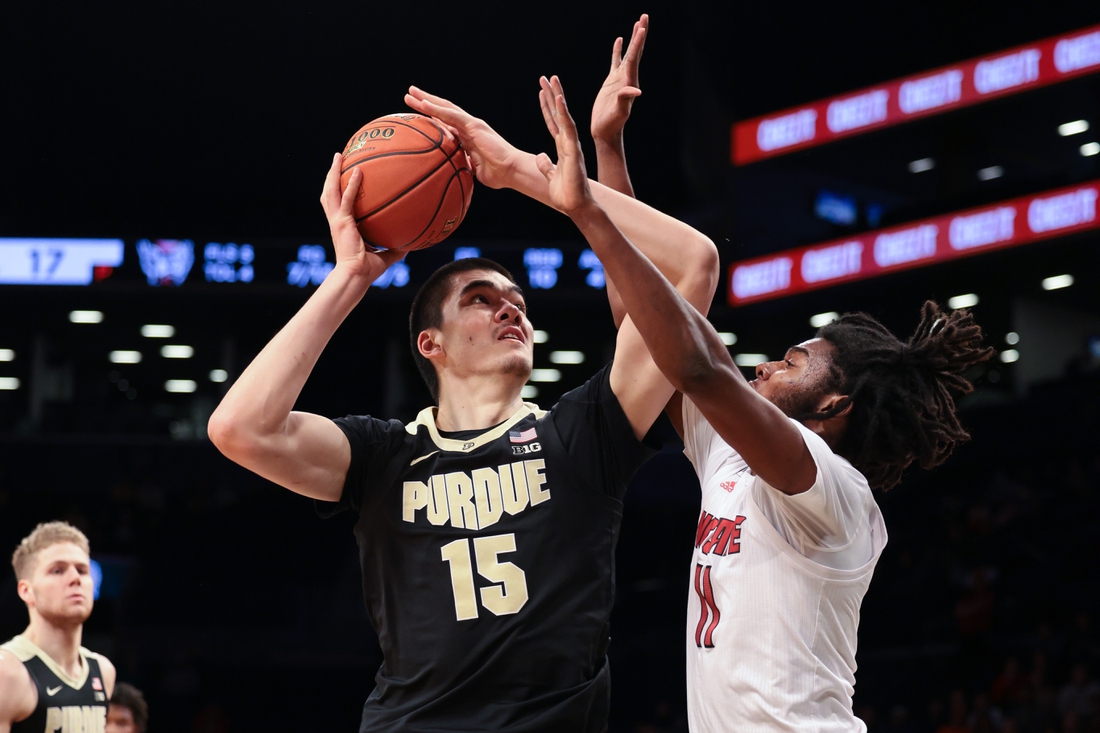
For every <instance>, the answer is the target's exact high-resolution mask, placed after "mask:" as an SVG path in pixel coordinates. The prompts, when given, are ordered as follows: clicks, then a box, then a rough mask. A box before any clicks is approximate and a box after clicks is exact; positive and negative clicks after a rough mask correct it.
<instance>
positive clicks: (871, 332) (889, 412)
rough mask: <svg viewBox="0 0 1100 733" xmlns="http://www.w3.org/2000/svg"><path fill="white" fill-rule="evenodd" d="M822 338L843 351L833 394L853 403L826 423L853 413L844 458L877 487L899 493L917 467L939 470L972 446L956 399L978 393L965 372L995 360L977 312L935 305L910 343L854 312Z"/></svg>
mask: <svg viewBox="0 0 1100 733" xmlns="http://www.w3.org/2000/svg"><path fill="white" fill-rule="evenodd" d="M817 336H818V338H822V339H825V340H826V341H828V342H830V343H831V344H832V345H833V346H834V347H835V350H834V353H833V357H832V363H831V364H830V373H829V377H828V380H829V384H828V385H827V388H828V390H829V391H835V392H836V393H837V394H842V395H847V396H848V399H847V400H844V401H842V402H841V403H839V404H838V405H836V406H835V407H834V408H833V409H832V410H830V411H829V412H828V413H826V415H825V416H826V417H829V416H832V415H836V414H838V413H840V412H841V411H843V410H844V409H845V408H846V407H847V406H848V405H849V404H851V406H852V411H851V413H850V416H849V422H848V429H847V430H846V431H845V432H844V435H843V436H841V438H840V440H839V442H838V445H837V446H836V452H837V453H838V454H840V455H841V456H843V457H844V458H846V459H847V460H848V461H849V462H850V463H851V464H852V465H853V466H855V467H856V468H857V469H859V471H860V472H861V473H862V474H863V475H864V476H866V477H867V481H868V483H869V484H870V485H871V487H872V488H881V489H889V488H890V487H892V486H895V485H896V484H897V483H898V482H899V481H900V480H901V475H902V473H903V472H904V471H905V469H906V468H908V466H909V465H910V464H911V463H913V462H914V461H916V462H917V463H918V465H920V466H921V467H922V468H932V467H933V466H938V465H939V464H941V463H943V462H944V461H945V460H947V457H948V456H950V455H951V452H952V451H953V450H954V449H955V447H956V446H957V445H959V444H960V443H963V442H965V441H967V440H969V439H970V435H969V434H968V433H967V432H966V430H965V429H964V428H963V426H962V424H961V423H960V422H959V418H958V415H957V414H956V410H955V398H956V397H958V396H961V395H963V394H966V393H968V392H971V391H972V390H973V389H974V386H973V385H972V384H971V383H970V381H969V380H968V379H967V378H966V377H964V376H963V374H962V372H964V371H965V370H967V369H968V368H970V367H972V366H974V365H975V364H977V363H979V362H982V361H985V360H986V359H989V358H990V357H991V356H992V355H993V353H994V350H993V349H992V348H988V347H987V348H983V347H982V345H981V343H982V330H981V328H980V327H979V326H978V324H977V323H975V322H974V316H973V315H972V314H971V313H970V311H967V310H956V311H951V312H944V311H943V310H941V309H940V307H939V305H937V304H936V303H935V302H933V301H931V300H929V301H927V302H925V304H924V306H923V307H922V309H921V321H920V325H918V326H917V330H916V331H915V332H914V333H913V335H912V336H911V337H910V338H909V340H908V341H907V342H906V343H902V342H901V341H900V340H899V339H898V338H897V337H896V336H894V334H892V333H890V331H889V330H888V329H887V328H886V327H885V326H883V325H882V324H881V323H879V322H878V321H877V320H875V319H874V318H872V317H871V316H869V315H867V314H866V313H846V314H844V315H843V316H841V317H840V318H839V319H837V320H836V321H833V322H832V323H830V324H828V325H826V326H823V327H821V328H820V329H819V330H818V332H817Z"/></svg>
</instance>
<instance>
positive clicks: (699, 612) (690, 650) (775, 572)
mask: <svg viewBox="0 0 1100 733" xmlns="http://www.w3.org/2000/svg"><path fill="white" fill-rule="evenodd" d="M683 418H684V453H685V454H686V455H687V457H688V458H689V459H690V460H691V462H692V464H693V465H694V466H695V471H696V472H697V473H698V474H699V483H700V485H701V487H702V491H703V504H702V512H701V514H700V519H699V525H698V529H697V531H696V535H695V554H694V557H693V561H692V587H691V590H690V591H689V593H688V622H687V637H688V638H687V682H688V689H687V694H688V721H689V724H690V727H691V730H692V731H696V732H698V733H704V732H705V733H716V732H718V731H737V733H754V732H756V731H760V732H761V733H763V732H764V731H767V733H774V731H798V732H799V733H826V732H832V731H845V732H846V733H848V732H850V731H865V730H866V729H867V728H866V726H865V725H864V724H863V722H862V721H861V720H859V719H858V718H856V717H855V715H854V714H853V712H852V692H853V689H854V685H855V670H856V630H857V628H858V626H859V606H860V603H861V602H862V600H863V595H864V593H866V592H867V586H868V584H869V583H870V582H871V574H872V572H873V571H874V567H875V563H876V562H877V561H878V558H879V555H880V554H881V553H882V548H883V547H884V546H885V545H886V527H885V525H884V524H883V521H882V514H881V513H880V512H879V508H878V505H877V504H876V503H875V500H874V498H873V497H872V496H871V490H870V488H869V487H868V485H867V479H866V478H864V476H863V474H861V473H860V472H859V471H857V470H856V469H855V468H854V467H853V466H852V465H851V464H850V463H848V461H846V460H844V459H843V458H841V457H840V456H838V455H836V454H835V453H833V452H832V450H831V449H830V448H829V446H828V445H827V444H826V443H825V441H824V440H822V439H821V438H820V437H819V436H817V435H816V434H814V433H813V432H811V431H810V430H808V429H806V428H805V427H804V426H803V425H802V424H800V423H797V422H796V423H795V424H796V425H798V427H799V429H800V431H801V432H802V435H803V438H804V440H805V441H806V445H807V447H808V448H809V450H810V453H811V455H812V456H813V459H814V462H815V463H816V464H817V479H816V481H815V482H814V485H813V486H812V487H811V488H810V489H809V490H808V491H806V492H803V493H801V494H796V495H794V496H788V495H787V494H783V493H782V492H780V491H778V490H776V489H774V488H772V487H771V486H769V485H767V484H766V483H764V482H763V481H762V480H761V479H760V478H759V477H757V476H755V475H753V473H752V471H751V470H750V469H749V467H748V466H747V465H746V463H745V461H744V459H743V458H741V456H740V455H739V454H738V453H737V452H736V451H735V450H733V448H731V447H730V446H729V445H727V444H726V442H725V441H724V440H722V438H721V437H720V436H719V435H718V434H717V433H716V432H715V431H714V429H713V428H712V427H711V426H710V424H709V423H707V421H706V420H705V419H704V418H703V416H702V415H701V414H700V413H699V411H698V409H696V407H695V405H693V404H692V403H691V401H690V400H688V399H687V398H685V399H684V409H683Z"/></svg>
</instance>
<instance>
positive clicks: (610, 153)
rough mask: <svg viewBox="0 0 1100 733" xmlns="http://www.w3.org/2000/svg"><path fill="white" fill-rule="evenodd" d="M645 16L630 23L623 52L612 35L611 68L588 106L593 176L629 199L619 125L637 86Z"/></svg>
mask: <svg viewBox="0 0 1100 733" xmlns="http://www.w3.org/2000/svg"><path fill="white" fill-rule="evenodd" d="M648 30H649V16H648V15H644V14H643V15H642V17H641V18H639V19H638V22H636V23H635V24H634V32H633V33H632V34H631V36H630V44H629V45H628V46H627V47H626V53H625V54H623V52H622V50H623V39H622V38H616V39H615V44H614V46H613V47H612V49H611V70H610V71H608V72H607V78H606V79H604V82H603V86H601V87H600V91H599V93H598V94H597V95H596V101H595V103H594V104H593V105H592V124H591V131H592V141H593V142H594V143H595V144H596V176H597V178H598V179H599V181H600V183H602V184H603V185H605V186H607V187H608V188H611V189H614V190H616V191H618V192H619V193H622V194H625V195H627V196H630V197H631V198H633V196H634V187H633V186H632V185H631V184H630V175H629V174H628V173H627V170H626V149H625V148H624V147H623V128H624V127H626V121H627V119H629V117H630V108H631V106H632V105H633V104H634V99H635V97H637V96H639V95H640V94H641V93H642V90H641V89H639V88H638V65H639V63H641V60H642V50H643V49H644V48H645V37H646V33H647V32H648Z"/></svg>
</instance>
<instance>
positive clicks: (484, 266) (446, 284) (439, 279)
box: [409, 257, 516, 402]
mask: <svg viewBox="0 0 1100 733" xmlns="http://www.w3.org/2000/svg"><path fill="white" fill-rule="evenodd" d="M470 270H491V271H493V272H498V273H500V274H501V275H503V276H504V277H506V278H508V281H509V282H511V283H512V284H513V285H514V284H515V282H516V279H515V278H514V277H512V273H510V272H508V270H506V269H504V267H503V266H501V265H499V264H497V263H496V262H493V261H492V260H487V259H485V258H484V257H469V258H466V259H463V260H455V261H454V262H448V263H447V264H445V265H443V267H440V268H439V269H438V270H436V271H435V272H433V273H432V275H431V277H429V278H428V281H427V282H425V283H424V284H423V285H421V286H420V290H418V291H417V293H416V297H415V298H413V303H412V310H411V311H409V346H410V347H411V348H412V355H413V361H414V362H416V368H417V369H419V370H420V376H421V377H423V378H424V381H425V382H426V383H427V385H428V391H429V392H431V393H432V399H433V400H435V401H436V402H439V375H438V374H436V372H435V367H434V366H433V365H432V363H431V362H430V361H428V360H427V359H425V358H424V357H423V356H422V355H421V354H420V349H419V348H418V347H417V343H416V342H417V340H418V339H419V337H420V333H421V332H422V331H424V330H425V329H428V328H442V326H443V301H445V300H447V296H449V295H450V294H451V288H452V287H454V276H455V275H457V274H459V273H462V272H469V271H470Z"/></svg>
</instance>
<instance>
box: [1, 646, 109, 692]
mask: <svg viewBox="0 0 1100 733" xmlns="http://www.w3.org/2000/svg"><path fill="white" fill-rule="evenodd" d="M0 649H3V650H5V651H9V652H11V653H12V654H14V655H15V658H16V659H18V660H19V661H20V662H27V661H30V660H31V659H33V658H34V657H38V658H39V659H41V660H42V663H43V664H45V665H46V667H47V668H49V670H50V671H51V672H53V673H54V674H55V675H57V678H58V679H59V680H61V681H62V682H64V683H65V684H66V685H68V686H69V687H71V688H73V689H74V690H79V689H80V688H81V687H83V686H84V683H85V682H87V681H88V673H89V672H90V671H91V667H90V666H89V665H88V658H89V657H93V658H95V659H96V661H99V659H100V656H99V655H98V654H96V653H95V652H93V651H91V650H89V649H85V648H84V647H80V663H81V667H82V668H83V671H82V672H81V676H80V677H70V676H69V675H68V673H66V672H65V670H63V669H61V665H59V664H58V663H57V662H55V661H54V659H53V657H51V656H50V655H49V654H47V653H46V652H44V651H43V650H42V649H41V648H40V647H39V646H38V645H37V644H35V643H34V642H32V641H31V640H30V639H28V638H27V637H25V636H23V635H22V634H17V635H16V636H13V637H12V638H11V640H10V641H7V642H4V643H3V644H0Z"/></svg>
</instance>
